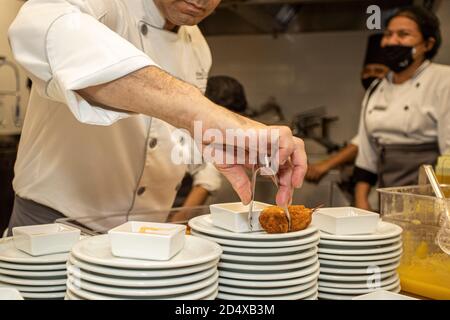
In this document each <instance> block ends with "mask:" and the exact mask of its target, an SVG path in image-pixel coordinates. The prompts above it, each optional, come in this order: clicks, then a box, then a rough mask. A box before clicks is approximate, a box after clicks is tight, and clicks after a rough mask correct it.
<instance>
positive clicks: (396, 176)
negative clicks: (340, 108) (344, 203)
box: [355, 7, 450, 209]
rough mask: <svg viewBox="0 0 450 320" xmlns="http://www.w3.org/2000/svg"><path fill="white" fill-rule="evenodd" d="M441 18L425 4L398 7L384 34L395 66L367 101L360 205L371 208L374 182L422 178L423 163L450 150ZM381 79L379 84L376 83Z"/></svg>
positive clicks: (449, 73)
mask: <svg viewBox="0 0 450 320" xmlns="http://www.w3.org/2000/svg"><path fill="white" fill-rule="evenodd" d="M440 43H441V34H440V28H439V20H438V18H437V17H436V16H435V15H434V14H433V13H431V12H429V11H427V10H425V9H423V8H421V7H407V8H404V9H401V10H399V11H398V12H397V13H396V14H394V15H393V16H392V17H391V18H390V19H389V21H388V25H387V29H386V31H385V34H384V37H383V39H382V47H383V51H384V56H385V63H386V65H387V66H388V67H389V68H390V70H391V72H390V73H389V74H388V76H387V77H386V78H385V79H383V80H382V81H381V82H379V84H377V85H378V86H377V87H376V89H375V90H374V91H373V94H372V95H371V96H370V97H369V96H368V95H366V98H365V99H364V101H363V111H362V114H361V121H360V128H359V133H358V137H359V138H358V139H359V150H358V157H357V159H356V166H357V168H356V170H355V178H356V181H357V184H356V190H355V201H356V205H357V206H358V207H360V208H365V209H368V208H369V207H370V206H369V204H368V201H367V195H368V192H369V189H370V185H374V184H375V183H378V185H379V186H380V187H394V186H404V185H412V184H416V183H417V178H418V170H419V167H420V165H421V164H432V165H434V164H435V163H436V161H437V158H438V156H439V155H440V154H443V153H446V152H448V151H450V67H449V66H445V65H439V64H436V63H433V62H431V61H430V60H431V59H432V58H433V57H434V56H435V55H436V53H437V52H438V49H439V46H440ZM374 85H376V84H374Z"/></svg>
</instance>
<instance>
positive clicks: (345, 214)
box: [312, 207, 380, 235]
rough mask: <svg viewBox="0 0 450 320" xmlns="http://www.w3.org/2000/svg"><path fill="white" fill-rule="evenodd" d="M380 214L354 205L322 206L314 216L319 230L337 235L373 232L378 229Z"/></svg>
mask: <svg viewBox="0 0 450 320" xmlns="http://www.w3.org/2000/svg"><path fill="white" fill-rule="evenodd" d="M379 219H380V216H379V215H378V214H377V213H375V212H371V211H367V210H362V209H358V208H354V207H337V208H320V209H318V210H317V211H316V212H315V213H314V214H313V218H312V224H314V225H315V226H316V227H317V228H318V229H319V230H321V231H324V232H327V233H331V234H337V235H356V234H371V233H374V232H375V231H376V229H377V226H378V222H379Z"/></svg>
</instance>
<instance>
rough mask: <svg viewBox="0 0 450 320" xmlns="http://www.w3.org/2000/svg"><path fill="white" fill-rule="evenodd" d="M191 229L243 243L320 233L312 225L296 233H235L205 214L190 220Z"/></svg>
mask: <svg viewBox="0 0 450 320" xmlns="http://www.w3.org/2000/svg"><path fill="white" fill-rule="evenodd" d="M202 223H206V224H207V226H205V225H202ZM188 224H189V227H190V228H191V229H193V230H197V231H199V232H202V233H206V234H209V235H211V236H217V237H224V238H231V239H237V240H242V241H255V240H267V241H270V240H273V239H277V240H279V239H288V238H300V237H304V236H306V235H309V234H311V233H314V232H316V231H318V229H317V227H315V226H313V225H312V224H310V225H309V226H308V227H307V228H306V229H304V230H300V231H295V232H287V233H267V232H265V231H257V232H233V231H229V230H226V229H222V228H220V227H217V226H215V225H214V224H213V223H212V219H211V215H210V214H205V215H201V216H198V217H195V218H193V219H191V220H189V223H188Z"/></svg>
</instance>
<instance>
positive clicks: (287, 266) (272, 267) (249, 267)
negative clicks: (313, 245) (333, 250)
mask: <svg viewBox="0 0 450 320" xmlns="http://www.w3.org/2000/svg"><path fill="white" fill-rule="evenodd" d="M317 261H318V259H317V256H315V255H314V256H313V257H311V258H309V259H307V260H302V261H299V262H294V263H280V264H243V263H228V262H219V269H220V270H223V269H227V270H229V269H232V270H236V271H242V270H244V271H282V270H293V269H300V268H304V267H306V266H310V265H312V264H314V263H315V262H317Z"/></svg>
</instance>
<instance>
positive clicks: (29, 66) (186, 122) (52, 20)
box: [9, 0, 306, 227]
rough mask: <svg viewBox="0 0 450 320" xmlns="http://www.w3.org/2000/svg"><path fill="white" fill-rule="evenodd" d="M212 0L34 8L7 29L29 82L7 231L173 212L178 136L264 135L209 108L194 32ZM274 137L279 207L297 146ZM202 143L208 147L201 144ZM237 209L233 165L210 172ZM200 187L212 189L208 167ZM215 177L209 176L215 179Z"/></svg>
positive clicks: (74, 1)
mask: <svg viewBox="0 0 450 320" xmlns="http://www.w3.org/2000/svg"><path fill="white" fill-rule="evenodd" d="M219 2H220V0H187V1H182V0H30V1H28V2H27V3H25V4H24V5H23V7H22V8H21V10H20V12H19V14H18V16H17V18H16V19H15V21H14V22H13V24H12V25H11V27H10V30H9V39H10V43H11V47H12V50H13V53H14V56H15V58H16V60H17V61H18V62H19V63H20V64H21V65H22V66H23V67H24V68H25V69H26V71H27V72H28V73H29V75H30V77H31V78H32V80H33V84H34V85H33V90H32V92H31V97H30V102H29V108H28V112H27V115H26V119H25V124H24V128H23V133H22V138H21V142H20V146H19V152H18V158H17V163H16V167H15V178H14V183H13V185H14V190H15V192H16V194H17V197H16V203H15V209H14V211H13V216H12V218H11V223H10V227H13V226H16V225H23V224H35V223H45V222H51V221H52V220H54V218H58V217H60V216H67V217H74V218H76V217H80V216H102V215H103V216H105V215H107V216H110V215H114V214H119V215H123V214H129V213H136V212H145V211H148V210H150V209H151V210H155V209H167V208H170V206H171V205H172V203H173V200H174V197H175V194H176V189H177V186H178V185H179V183H180V181H181V179H182V177H183V175H184V173H185V172H186V169H187V167H186V165H175V164H174V163H173V162H172V161H171V152H172V150H173V147H174V145H175V144H177V145H178V147H181V148H182V147H183V145H186V148H189V147H190V145H191V144H192V141H191V140H192V139H186V138H183V137H181V138H180V139H178V141H173V140H174V139H173V137H174V136H173V135H172V134H171V133H172V132H173V130H174V129H175V127H177V128H184V129H186V130H188V131H189V133H191V134H192V133H193V131H194V129H193V123H194V120H200V121H202V124H203V128H204V129H209V128H217V129H219V130H220V131H222V132H224V131H225V130H226V129H229V128H231V129H239V128H243V129H248V128H254V129H267V128H268V129H269V130H270V129H271V128H270V127H266V126H264V125H262V124H260V123H257V122H254V121H252V120H250V119H247V118H244V117H241V116H238V115H236V114H233V113H231V112H229V111H227V110H225V109H224V108H222V107H220V106H218V105H216V104H214V103H212V102H211V101H209V100H208V99H206V98H205V97H204V96H203V95H202V94H201V92H200V91H199V90H198V88H199V89H200V90H204V89H205V87H206V81H207V76H208V72H209V69H210V67H211V54H210V51H209V47H208V45H207V43H206V41H205V39H204V38H203V36H202V34H201V32H200V30H199V29H198V27H197V26H196V24H197V23H198V22H200V21H201V20H202V19H203V18H204V17H206V16H207V15H209V14H210V13H211V12H212V11H213V10H214V9H215V7H216V6H217V5H218V3H219ZM276 129H279V130H280V137H279V141H280V163H281V164H282V167H281V169H282V170H280V171H279V175H280V181H281V187H280V190H279V193H278V198H277V202H278V203H286V202H288V201H289V200H290V194H291V192H292V189H293V188H294V187H299V186H300V185H301V183H302V180H303V176H304V171H305V169H306V162H305V161H306V155H305V153H304V147H303V143H302V141H301V140H299V139H297V138H294V137H292V133H291V131H290V130H289V129H288V128H285V127H281V128H276ZM205 143H207V142H205ZM217 168H219V170H220V171H221V172H222V173H223V174H224V175H225V176H226V177H227V178H228V179H229V180H230V182H231V183H232V185H233V186H234V188H235V190H236V191H237V192H238V194H239V195H240V197H241V199H242V200H243V201H244V202H248V201H249V200H250V195H251V191H250V183H249V181H248V178H247V176H246V175H245V173H244V170H243V167H242V166H241V165H235V164H229V165H221V166H217ZM190 169H191V172H196V171H197V182H196V183H197V184H201V185H202V186H204V187H205V188H206V189H208V190H214V189H216V188H217V182H216V181H218V180H217V178H216V177H214V173H211V174H210V173H209V172H208V171H205V170H208V168H206V169H205V168H204V167H203V168H202V171H198V170H199V169H200V168H198V167H195V166H191V167H190ZM211 176H212V177H213V178H211Z"/></svg>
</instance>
